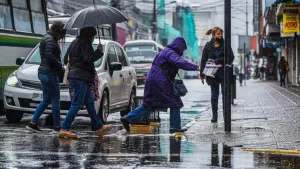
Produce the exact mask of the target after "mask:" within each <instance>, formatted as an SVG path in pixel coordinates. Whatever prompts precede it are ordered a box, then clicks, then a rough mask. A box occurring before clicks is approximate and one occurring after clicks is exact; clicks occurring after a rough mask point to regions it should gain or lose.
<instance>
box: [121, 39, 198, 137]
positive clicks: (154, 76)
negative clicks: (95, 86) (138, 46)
mask: <svg viewBox="0 0 300 169" xmlns="http://www.w3.org/2000/svg"><path fill="white" fill-rule="evenodd" d="M186 49H187V46H186V42H185V40H184V39H183V38H181V37H178V38H176V39H175V40H173V42H171V43H170V44H169V45H168V46H167V47H166V48H165V49H163V50H162V51H161V52H160V53H159V54H157V56H156V57H155V59H154V60H153V63H152V67H151V70H150V72H149V73H148V76H147V79H146V82H145V91H144V99H143V104H142V105H141V106H139V107H138V108H136V109H135V110H133V111H132V112H130V113H128V114H127V115H125V116H123V117H121V122H122V124H123V127H124V128H125V129H126V130H127V131H130V127H129V125H130V124H133V123H136V122H138V121H140V119H141V117H142V116H145V115H149V114H150V112H151V111H153V110H154V109H166V108H170V132H176V131H184V130H183V129H181V120H180V108H182V107H183V103H182V101H181V99H180V96H175V95H174V94H173V86H172V82H173V81H174V79H175V77H176V74H177V72H178V70H179V69H183V70H194V71H200V68H199V66H198V65H195V64H193V63H190V62H188V61H186V60H184V59H183V58H182V57H181V56H182V55H183V52H184V51H185V50H186Z"/></svg>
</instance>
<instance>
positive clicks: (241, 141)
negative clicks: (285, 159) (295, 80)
mask: <svg viewBox="0 0 300 169" xmlns="http://www.w3.org/2000/svg"><path fill="white" fill-rule="evenodd" d="M221 103H222V102H221V100H219V119H218V123H217V124H212V123H211V122H210V119H211V117H212V113H211V109H209V110H208V111H206V112H204V113H203V114H201V115H200V116H199V118H198V119H197V120H196V123H195V124H194V125H193V126H192V127H191V128H189V130H188V131H187V132H186V135H187V138H188V140H189V141H191V142H213V143H222V142H223V143H225V144H226V145H228V146H242V147H243V149H248V150H250V151H266V152H268V151H269V152H272V151H274V152H277V153H278V150H293V151H286V153H288V152H290V153H296V154H298V153H299V154H300V128H299V125H300V107H299V105H300V91H297V90H294V89H293V88H287V89H286V88H281V87H280V86H279V85H278V83H276V82H265V81H259V80H249V81H247V86H246V87H244V86H243V87H240V86H237V99H236V100H235V105H232V116H231V117H232V131H231V133H227V132H224V120H223V115H222V114H223V112H222V105H221ZM294 150H296V151H294ZM297 150H299V151H297ZM283 152H284V151H283Z"/></svg>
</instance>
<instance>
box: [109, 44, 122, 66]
mask: <svg viewBox="0 0 300 169" xmlns="http://www.w3.org/2000/svg"><path fill="white" fill-rule="evenodd" d="M107 55H108V64H111V63H112V62H119V61H118V58H117V55H116V51H115V48H114V46H113V45H112V46H110V47H109V48H108V53H107Z"/></svg>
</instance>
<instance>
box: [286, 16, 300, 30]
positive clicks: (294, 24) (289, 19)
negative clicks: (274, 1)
mask: <svg viewBox="0 0 300 169" xmlns="http://www.w3.org/2000/svg"><path fill="white" fill-rule="evenodd" d="M298 16H299V15H286V14H283V32H286V33H288V34H289V33H294V32H298V30H299V18H298Z"/></svg>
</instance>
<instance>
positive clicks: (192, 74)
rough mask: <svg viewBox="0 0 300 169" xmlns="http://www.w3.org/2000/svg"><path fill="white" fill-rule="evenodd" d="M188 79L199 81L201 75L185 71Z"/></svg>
mask: <svg viewBox="0 0 300 169" xmlns="http://www.w3.org/2000/svg"><path fill="white" fill-rule="evenodd" d="M185 78H186V79H199V74H198V72H196V71H185Z"/></svg>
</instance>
